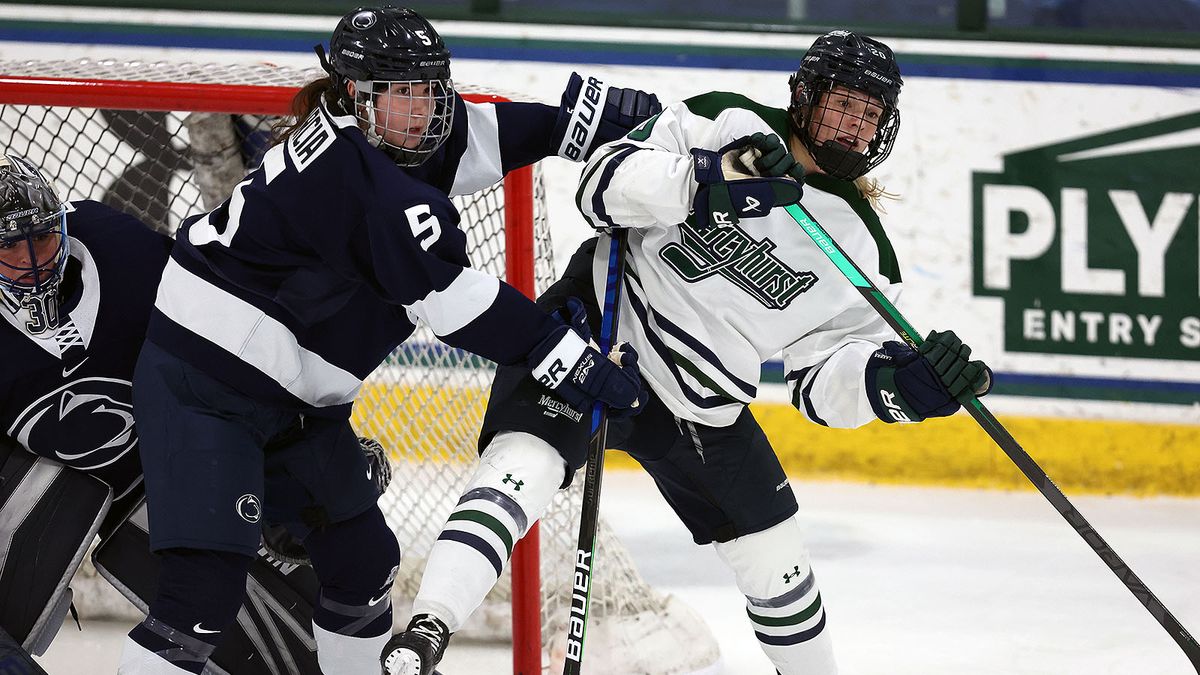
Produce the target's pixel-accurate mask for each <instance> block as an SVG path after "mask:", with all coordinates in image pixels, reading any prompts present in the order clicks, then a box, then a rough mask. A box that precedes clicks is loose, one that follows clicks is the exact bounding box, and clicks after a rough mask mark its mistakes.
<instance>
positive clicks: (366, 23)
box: [350, 11, 375, 30]
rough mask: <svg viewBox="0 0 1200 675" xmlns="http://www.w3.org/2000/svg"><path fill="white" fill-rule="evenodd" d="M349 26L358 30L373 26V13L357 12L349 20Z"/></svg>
mask: <svg viewBox="0 0 1200 675" xmlns="http://www.w3.org/2000/svg"><path fill="white" fill-rule="evenodd" d="M350 24H351V25H353V26H354V27H355V28H357V29H359V30H363V29H366V28H370V27H371V26H374V25H375V12H370V11H367V12H359V13H358V14H355V15H354V16H353V17H352V18H351V19H350Z"/></svg>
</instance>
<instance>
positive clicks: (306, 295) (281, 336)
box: [148, 102, 558, 417]
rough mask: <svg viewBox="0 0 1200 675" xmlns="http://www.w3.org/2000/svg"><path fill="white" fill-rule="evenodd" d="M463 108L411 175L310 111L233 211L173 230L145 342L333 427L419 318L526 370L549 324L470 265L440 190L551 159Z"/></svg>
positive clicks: (530, 141)
mask: <svg viewBox="0 0 1200 675" xmlns="http://www.w3.org/2000/svg"><path fill="white" fill-rule="evenodd" d="M460 103H461V102H460ZM510 105H512V104H510ZM460 107H462V108H463V110H462V111H460V113H459V117H460V118H461V119H456V124H455V128H454V133H453V134H452V138H451V139H450V141H449V142H448V143H447V145H448V146H449V147H450V149H448V150H446V151H445V152H443V153H442V154H441V155H439V156H438V157H437V161H436V162H434V163H433V164H432V165H431V166H429V167H422V168H421V169H420V170H419V171H415V172H414V173H413V174H410V173H406V172H405V171H404V170H402V169H401V168H400V167H398V166H396V165H395V164H394V163H393V162H392V160H391V159H389V158H388V156H387V155H386V154H384V153H383V152H382V151H380V150H378V149H376V148H374V147H372V146H371V145H370V144H369V143H368V141H367V139H366V136H365V135H364V134H363V133H362V132H361V131H360V130H359V129H358V127H357V126H356V122H355V119H354V117H353V116H348V115H343V116H339V115H334V114H332V113H330V112H329V111H328V110H326V109H325V108H323V107H321V108H318V109H316V110H314V111H313V112H312V114H310V115H309V116H308V117H307V118H306V119H305V120H304V122H303V124H302V125H300V126H299V127H298V128H297V129H296V130H295V131H294V132H293V133H292V135H291V136H290V138H289V139H288V141H287V142H286V143H283V144H280V145H277V146H275V147H273V148H271V149H270V150H268V151H267V153H266V154H265V155H264V156H263V160H262V163H261V165H260V166H259V167H258V168H256V169H255V170H253V171H251V172H250V173H249V174H248V175H247V176H246V178H245V180H243V181H242V182H241V183H239V184H238V186H237V187H236V188H235V189H234V191H233V195H232V196H231V197H230V198H229V199H228V200H227V201H226V202H224V203H223V204H222V205H221V206H219V207H218V208H217V209H215V210H213V211H212V212H211V213H208V214H205V215H204V216H201V217H199V218H194V219H189V221H187V222H186V223H185V224H184V226H183V227H182V228H181V230H180V232H179V233H178V235H177V243H176V246H175V249H174V253H173V254H172V256H171V260H170V261H169V262H168V263H167V266H166V269H165V270H164V272H163V278H162V283H161V285H160V286H159V291H158V297H157V300H156V304H155V312H154V314H153V315H152V317H151V321H150V328H149V332H148V339H149V340H151V341H153V342H154V343H155V344H157V345H158V346H159V347H161V348H163V349H164V350H166V351H168V352H171V353H172V354H174V355H176V356H177V357H179V358H181V359H183V360H185V361H187V362H189V363H191V364H193V365H195V366H197V367H199V368H201V369H203V370H204V371H205V372H208V373H210V374H211V375H213V376H214V377H216V378H218V379H220V380H222V381H223V382H225V383H226V384H229V385H231V386H233V387H235V388H236V389H238V390H239V391H241V392H243V393H245V394H246V395H247V396H251V397H254V398H256V399H258V400H261V401H263V402H264V403H267V404H270V405H275V406H281V407H285V408H294V409H296V410H298V411H301V412H310V413H313V412H317V413H321V414H324V415H329V416H339V417H340V416H345V415H348V414H349V407H350V403H351V402H352V401H353V400H354V397H355V395H356V394H357V393H358V390H359V388H360V387H361V385H362V381H363V379H364V378H365V377H366V376H367V375H368V374H369V373H370V372H371V371H372V370H374V369H375V367H376V366H378V365H379V364H380V363H381V362H382V361H383V359H384V358H385V357H386V356H387V355H388V354H389V353H390V352H391V351H392V350H393V349H395V347H396V346H398V345H399V344H400V343H401V342H403V341H404V339H405V338H407V337H408V336H409V335H410V334H412V332H413V330H414V328H415V322H416V321H418V320H419V321H422V322H424V323H425V324H427V325H428V326H429V327H430V328H431V329H432V330H433V332H434V333H435V334H436V335H437V336H438V337H439V338H441V339H442V340H443V341H445V342H446V343H448V344H451V345H453V346H456V347H460V348H463V349H466V350H468V351H471V352H474V353H476V354H479V355H481V356H484V357H486V358H489V359H491V360H493V361H496V362H499V363H505V364H514V363H519V362H522V361H523V360H524V359H525V357H526V356H527V355H528V353H529V351H530V350H531V349H532V348H533V347H534V346H535V345H536V344H537V343H538V342H539V341H540V340H542V339H543V338H544V337H545V336H547V335H548V334H549V333H550V332H551V331H552V330H553V329H554V328H556V327H557V325H558V324H557V322H556V321H555V320H554V319H553V318H551V317H549V316H547V315H546V314H545V313H543V312H542V311H541V310H539V309H537V308H536V306H534V305H533V303H532V302H530V301H528V300H527V299H525V298H524V297H523V296H522V295H521V294H520V293H518V292H517V291H516V290H515V289H513V288H511V287H509V286H507V285H506V284H503V283H502V282H499V281H498V280H497V279H496V278H495V277H492V276H490V275H486V274H483V273H481V272H478V271H476V270H472V269H470V267H469V261H468V258H467V252H466V236H465V235H464V233H463V232H462V230H461V229H460V228H459V214H458V212H457V210H456V209H455V207H454V205H453V204H452V203H451V202H450V199H449V198H448V196H447V192H448V191H449V192H458V191H473V190H476V189H479V188H480V187H483V186H486V185H490V184H491V183H493V182H495V181H496V180H498V179H499V178H500V177H501V176H502V175H503V171H504V170H506V169H507V168H511V167H512V166H513V164H512V162H513V161H518V160H513V159H512V158H513V157H518V156H520V157H522V159H521V160H519V161H533V160H535V159H538V158H540V157H542V156H545V155H546V154H548V152H549V148H550V147H551V146H552V143H551V142H549V139H548V137H549V136H550V131H549V126H550V125H549V124H546V125H545V130H544V131H542V132H541V133H540V136H539V133H537V132H536V130H535V129H533V128H532V127H530V126H528V125H514V129H515V131H514V132H513V133H514V137H515V138H520V139H524V142H525V144H524V145H520V144H517V145H518V146H520V147H523V148H525V154H524V155H520V154H515V153H514V151H513V149H512V145H511V144H510V143H509V142H508V141H506V140H504V139H505V138H506V137H507V135H506V133H505V129H506V128H507V127H506V126H505V124H504V122H503V119H502V118H504V117H506V115H507V113H504V112H500V111H502V110H504V109H503V108H500V109H499V110H498V107H497V106H474V105H470V104H467V105H465V106H460ZM541 107H542V108H545V106H541ZM551 110H553V109H551ZM460 122H461V124H460ZM506 148H508V150H506ZM506 156H507V157H508V158H509V159H507V160H506V159H505V157H506Z"/></svg>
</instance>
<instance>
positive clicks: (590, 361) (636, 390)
mask: <svg viewBox="0 0 1200 675" xmlns="http://www.w3.org/2000/svg"><path fill="white" fill-rule="evenodd" d="M574 319H575V317H574V316H573V317H572V324H574V323H575V320H574ZM583 324H584V327H585V328H586V324H587V320H586V316H585V318H584V319H583ZM528 363H529V366H530V367H531V368H532V369H533V377H534V378H535V379H536V380H537V381H538V382H540V383H542V385H544V386H545V387H547V388H548V389H551V390H553V391H554V393H556V394H558V396H559V397H560V398H562V399H563V400H564V401H566V402H567V404H569V405H570V406H571V407H573V408H575V409H576V410H587V409H588V408H590V407H591V405H592V402H593V401H600V402H602V403H604V404H605V405H607V406H608V407H609V410H610V414H614V415H618V416H620V415H621V414H622V413H624V414H625V415H636V414H638V413H639V412H641V410H642V404H643V403H645V402H646V399H647V397H648V394H647V393H646V390H645V388H644V387H643V386H642V378H641V376H640V375H639V374H638V370H637V352H635V351H634V350H633V347H631V346H629V345H628V344H624V343H622V344H619V345H617V346H616V347H615V348H614V349H613V351H612V352H611V353H610V354H609V356H608V358H605V357H604V355H602V354H601V353H600V350H598V349H596V347H595V346H594V345H593V344H591V343H589V342H588V341H587V340H585V339H584V337H582V336H581V335H580V333H579V332H577V330H576V329H575V328H574V327H573V326H561V327H559V328H558V329H556V330H554V331H553V332H551V333H550V335H548V336H546V338H545V339H543V340H542V341H541V342H540V343H538V345H537V346H536V347H534V348H533V350H532V351H531V352H529V361H528Z"/></svg>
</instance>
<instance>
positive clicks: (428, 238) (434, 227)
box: [404, 204, 442, 251]
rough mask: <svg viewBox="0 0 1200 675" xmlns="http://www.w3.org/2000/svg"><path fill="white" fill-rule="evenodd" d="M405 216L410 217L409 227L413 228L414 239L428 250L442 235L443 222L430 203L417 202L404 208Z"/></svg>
mask: <svg viewBox="0 0 1200 675" xmlns="http://www.w3.org/2000/svg"><path fill="white" fill-rule="evenodd" d="M404 217H405V218H408V227H409V229H411V230H412V233H413V239H416V240H417V243H418V244H420V245H421V248H423V249H425V250H426V251H428V250H429V247H430V246H433V245H434V244H435V243H436V242H437V240H438V238H440V237H441V236H442V223H441V222H440V221H438V218H437V216H435V215H433V213H432V211H431V209H430V208H429V205H428V204H417V205H416V206H410V207H408V208H407V209H404Z"/></svg>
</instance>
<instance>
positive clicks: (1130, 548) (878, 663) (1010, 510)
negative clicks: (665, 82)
mask: <svg viewBox="0 0 1200 675" xmlns="http://www.w3.org/2000/svg"><path fill="white" fill-rule="evenodd" d="M793 486H794V489H795V490H796V494H797V497H798V499H799V501H800V507H801V511H800V518H801V521H802V523H803V524H804V527H805V529H806V531H807V536H808V543H809V547H810V549H811V551H812V556H813V565H814V569H815V571H816V575H817V580H818V583H819V584H820V587H821V594H822V597H823V599H824V601H825V605H826V608H827V610H828V613H829V620H828V626H829V630H831V631H833V638H834V642H835V648H836V650H837V654H838V659H839V662H840V665H841V672H842V673H843V674H844V675H1024V674H1028V675H1035V674H1036V675H1109V674H1111V675H1117V674H1120V675H1195V672H1196V671H1195V669H1194V668H1193V667H1192V666H1191V665H1189V663H1188V661H1187V659H1186V658H1185V657H1184V656H1183V653H1182V652H1181V651H1180V650H1179V648H1178V647H1177V646H1176V645H1175V643H1174V642H1173V641H1172V640H1171V639H1170V637H1169V636H1168V635H1167V633H1166V631H1164V630H1163V629H1162V628H1161V627H1160V626H1159V625H1158V623H1157V622H1156V621H1155V620H1154V619H1153V618H1152V617H1151V615H1150V614H1149V613H1148V612H1147V611H1146V610H1145V609H1144V608H1143V607H1142V605H1141V604H1140V603H1139V602H1138V601H1137V600H1136V599H1135V598H1134V596H1133V595H1132V594H1131V593H1130V592H1129V591H1128V590H1127V589H1126V588H1125V587H1124V586H1123V585H1122V584H1121V583H1120V582H1119V581H1118V580H1117V578H1116V577H1115V576H1114V575H1113V574H1112V572H1110V571H1109V570H1108V568H1107V567H1106V566H1105V565H1104V564H1103V563H1102V562H1101V561H1100V559H1099V558H1098V557H1097V556H1096V554H1095V553H1093V552H1092V550H1091V549H1090V548H1089V547H1088V546H1087V545H1086V544H1085V543H1084V542H1083V540H1082V539H1081V538H1080V537H1079V536H1078V535H1077V534H1075V532H1074V531H1073V530H1072V529H1071V528H1070V527H1069V526H1068V525H1067V524H1066V522H1065V521H1063V519H1062V518H1061V517H1060V516H1059V515H1058V514H1057V513H1056V512H1055V511H1054V510H1053V509H1052V508H1051V507H1050V505H1049V504H1048V503H1047V502H1046V501H1045V499H1043V498H1042V496H1041V495H1040V494H1038V493H1036V492H1033V491H1027V492H990V491H979V490H948V489H933V488H913V487H896V486H871V485H860V484H848V483H809V482H800V481H793ZM1068 496H1069V497H1070V495H1068ZM1072 502H1073V503H1074V504H1075V506H1076V507H1077V508H1079V510H1080V511H1081V512H1082V513H1083V514H1084V516H1085V517H1087V518H1088V519H1089V520H1090V521H1091V523H1092V525H1093V526H1095V527H1096V529H1097V530H1098V531H1099V532H1100V534H1101V535H1102V536H1103V537H1104V538H1105V539H1106V540H1107V541H1108V543H1109V544H1110V545H1112V546H1113V548H1114V549H1115V550H1116V551H1117V553H1118V554H1120V555H1121V556H1122V557H1123V558H1124V559H1125V561H1126V562H1127V563H1128V564H1129V565H1130V566H1131V567H1132V568H1133V570H1134V571H1135V572H1136V573H1137V574H1138V575H1139V576H1140V577H1141V578H1142V580H1143V581H1144V582H1145V583H1146V584H1147V585H1148V586H1149V587H1150V589H1151V590H1152V591H1153V592H1154V593H1155V594H1156V595H1157V596H1158V598H1159V599H1160V600H1161V601H1162V602H1163V603H1164V604H1165V605H1166V606H1167V608H1168V609H1169V610H1170V611H1172V612H1173V613H1174V614H1175V616H1176V618H1178V619H1179V620H1180V621H1181V622H1182V623H1183V624H1184V626H1186V627H1189V628H1190V629H1191V630H1192V631H1193V634H1196V631H1200V500H1197V499H1166V498H1152V499H1135V498H1127V497H1073V498H1072ZM603 504H604V506H603V510H604V512H605V516H606V517H607V518H608V520H609V522H610V523H611V524H612V525H613V527H614V529H615V530H616V531H617V533H618V534H619V535H620V536H621V538H622V540H623V541H624V542H625V544H626V546H627V547H628V548H629V550H630V553H631V554H632V556H633V558H634V560H635V562H636V564H637V565H638V567H639V569H640V571H641V572H642V574H643V576H644V577H645V578H646V580H647V581H649V582H650V583H651V584H653V585H655V586H657V587H659V588H661V589H663V590H665V591H667V592H670V593H674V594H676V595H678V596H679V597H681V598H682V599H683V600H684V601H686V602H687V603H688V604H690V605H692V606H693V607H694V608H696V609H697V610H699V611H700V612H701V613H702V614H703V615H704V617H705V619H706V620H707V621H708V623H709V625H710V627H711V628H712V631H713V633H714V634H715V635H716V636H717V638H718V640H719V642H720V645H721V651H722V654H723V663H724V666H725V669H724V672H726V673H731V674H737V675H742V674H746V675H760V674H761V675H769V674H770V673H771V672H773V671H772V669H771V667H770V665H769V663H768V661H767V660H766V657H764V656H763V655H762V654H761V653H760V652H759V651H758V647H757V644H756V643H755V641H754V639H753V636H752V634H751V633H750V631H749V628H748V622H747V620H746V616H745V609H744V604H743V603H744V601H743V599H742V597H741V596H740V595H739V594H738V592H737V591H736V589H734V587H733V585H732V577H731V575H730V574H729V573H727V572H726V571H725V569H724V568H723V566H722V564H721V562H720V561H719V559H718V558H717V556H716V554H715V553H714V552H713V551H712V550H711V549H710V548H708V547H705V548H700V547H697V546H695V545H694V544H692V542H691V539H690V537H689V535H688V534H687V532H686V531H685V530H684V529H683V527H682V526H681V525H679V524H678V523H677V522H676V520H675V517H674V514H672V513H671V511H670V510H669V509H668V507H667V506H666V504H665V503H664V502H663V501H662V499H661V498H659V496H658V494H657V493H656V492H655V490H654V486H653V484H652V483H651V482H650V480H649V479H648V478H647V477H646V476H645V475H643V474H641V473H639V472H610V473H609V474H608V475H607V476H606V477H605V483H604V497H603ZM601 555H602V554H601ZM599 560H600V561H602V560H603V558H602V557H601V558H599ZM599 564H602V563H599ZM127 629H128V627H127V626H123V625H118V624H111V623H109V624H106V623H98V622H90V623H85V624H84V632H83V633H79V632H78V631H76V629H75V627H74V624H73V623H68V625H67V626H64V628H63V631H62V633H61V634H60V636H59V640H58V641H56V642H55V644H54V647H53V648H52V649H51V651H50V652H49V653H48V654H47V655H46V657H44V658H42V659H41V662H42V663H43V664H44V665H45V667H47V669H48V670H49V672H50V673H51V675H59V674H60V673H61V674H68V673H69V674H77V673H79V674H83V673H86V674H89V675H90V674H91V673H114V672H116V662H117V658H118V655H119V653H120V644H121V640H122V639H123V635H124V632H125V631H126V630H127ZM585 661H586V659H585ZM509 664H510V661H509V657H508V653H507V652H506V651H504V650H503V649H500V648H494V647H493V648H481V647H477V646H474V645H466V644H458V643H452V644H451V649H450V653H449V655H448V657H447V659H446V660H445V661H444V662H443V668H442V669H441V670H442V672H443V673H444V674H445V675H468V674H470V675H475V674H478V673H486V674H489V675H490V674H492V673H495V674H502V673H505V672H511V666H510V665H509Z"/></svg>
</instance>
